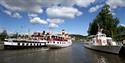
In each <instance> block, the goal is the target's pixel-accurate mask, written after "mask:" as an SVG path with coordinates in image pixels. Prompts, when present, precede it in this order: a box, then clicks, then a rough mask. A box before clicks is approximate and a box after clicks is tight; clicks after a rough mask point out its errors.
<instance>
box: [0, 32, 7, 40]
mask: <svg viewBox="0 0 125 63" xmlns="http://www.w3.org/2000/svg"><path fill="white" fill-rule="evenodd" d="M7 37H8V34H7V31H6V30H3V32H2V33H0V41H3V40H5V38H7Z"/></svg>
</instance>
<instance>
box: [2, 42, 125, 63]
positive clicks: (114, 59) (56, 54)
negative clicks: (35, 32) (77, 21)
mask: <svg viewBox="0 0 125 63" xmlns="http://www.w3.org/2000/svg"><path fill="white" fill-rule="evenodd" d="M0 63H125V57H124V56H119V55H114V54H107V53H102V52H97V51H93V50H90V49H87V48H84V45H83V44H82V43H73V45H72V46H70V47H67V48H60V49H48V48H33V49H22V50H0Z"/></svg>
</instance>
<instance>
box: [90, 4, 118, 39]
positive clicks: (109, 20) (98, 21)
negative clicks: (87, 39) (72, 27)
mask: <svg viewBox="0 0 125 63" xmlns="http://www.w3.org/2000/svg"><path fill="white" fill-rule="evenodd" d="M109 8H110V6H109V5H104V6H103V8H102V10H101V12H99V14H98V15H97V16H96V18H95V19H94V20H93V22H92V23H90V25H89V29H88V35H95V34H96V33H97V32H98V25H99V27H100V28H101V29H103V33H105V34H106V35H107V36H110V37H113V36H114V35H115V34H116V33H117V25H118V24H119V19H118V18H113V15H112V13H111V12H110V10H109Z"/></svg>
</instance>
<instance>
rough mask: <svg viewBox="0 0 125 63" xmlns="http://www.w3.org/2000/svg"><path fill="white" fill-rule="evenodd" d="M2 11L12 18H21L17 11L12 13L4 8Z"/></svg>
mask: <svg viewBox="0 0 125 63" xmlns="http://www.w3.org/2000/svg"><path fill="white" fill-rule="evenodd" d="M4 13H6V14H7V15H9V16H11V17H14V18H21V17H22V16H21V15H20V14H19V13H18V12H15V13H12V12H11V11H8V10H5V11H4Z"/></svg>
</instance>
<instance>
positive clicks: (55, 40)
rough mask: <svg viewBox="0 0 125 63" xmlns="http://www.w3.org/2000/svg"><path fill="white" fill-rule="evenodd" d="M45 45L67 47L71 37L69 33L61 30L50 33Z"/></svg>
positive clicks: (70, 43) (70, 42)
mask: <svg viewBox="0 0 125 63" xmlns="http://www.w3.org/2000/svg"><path fill="white" fill-rule="evenodd" d="M46 45H47V46H48V47H50V48H62V47H68V46H70V45H72V39H71V37H70V36H69V34H68V33H66V32H64V30H63V31H62V32H61V34H57V35H51V36H50V37H49V40H48V42H47V43H46Z"/></svg>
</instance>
